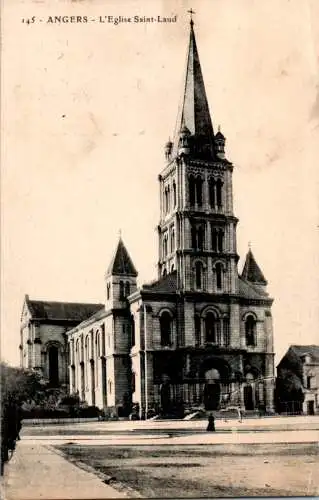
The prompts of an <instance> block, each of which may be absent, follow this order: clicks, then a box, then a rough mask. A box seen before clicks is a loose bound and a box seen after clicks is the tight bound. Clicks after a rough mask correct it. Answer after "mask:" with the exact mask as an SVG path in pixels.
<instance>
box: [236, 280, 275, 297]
mask: <svg viewBox="0 0 319 500" xmlns="http://www.w3.org/2000/svg"><path fill="white" fill-rule="evenodd" d="M238 288H239V290H238V291H239V295H240V297H243V298H245V299H253V300H255V299H265V298H268V293H266V292H264V291H263V290H260V288H257V287H255V286H254V285H253V283H250V282H249V281H247V280H245V279H244V278H243V277H242V276H238Z"/></svg>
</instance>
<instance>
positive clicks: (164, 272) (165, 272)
mask: <svg viewBox="0 0 319 500" xmlns="http://www.w3.org/2000/svg"><path fill="white" fill-rule="evenodd" d="M165 276H167V271H166V267H164V271H163V278H165Z"/></svg>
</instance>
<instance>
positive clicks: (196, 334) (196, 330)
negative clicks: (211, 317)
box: [194, 314, 201, 346]
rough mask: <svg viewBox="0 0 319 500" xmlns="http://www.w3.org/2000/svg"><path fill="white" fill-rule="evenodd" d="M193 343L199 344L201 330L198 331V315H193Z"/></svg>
mask: <svg viewBox="0 0 319 500" xmlns="http://www.w3.org/2000/svg"><path fill="white" fill-rule="evenodd" d="M194 321H195V345H196V346H199V345H200V344H201V331H200V316H199V315H198V314H196V315H195V320H194Z"/></svg>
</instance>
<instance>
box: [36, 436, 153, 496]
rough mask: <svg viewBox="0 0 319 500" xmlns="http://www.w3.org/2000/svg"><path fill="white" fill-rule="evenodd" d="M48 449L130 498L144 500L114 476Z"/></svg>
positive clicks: (48, 446) (58, 451)
mask: <svg viewBox="0 0 319 500" xmlns="http://www.w3.org/2000/svg"><path fill="white" fill-rule="evenodd" d="M65 444H66V445H68V444H74V443H71V442H70V443H65ZM44 446H45V447H46V448H47V449H49V450H50V451H52V452H53V453H56V454H57V455H59V456H61V457H62V458H64V459H65V460H67V461H68V462H70V463H71V464H73V465H75V466H76V467H78V468H79V469H82V470H84V471H85V472H90V473H91V474H94V475H95V476H96V477H98V478H99V479H100V480H101V481H102V482H103V483H105V484H107V485H108V486H110V487H112V488H114V489H115V490H117V491H119V492H121V493H125V494H126V495H127V497H128V498H144V497H143V495H141V494H140V493H139V492H138V491H137V490H134V489H133V488H130V487H129V486H127V485H126V484H125V483H122V482H121V481H118V480H117V479H116V477H114V476H109V475H108V474H105V473H104V472H101V471H99V470H96V469H94V467H92V466H91V465H88V464H86V463H85V462H82V461H81V460H77V459H75V458H72V457H71V456H70V455H68V454H67V453H64V452H63V451H62V450H60V449H58V448H55V447H54V446H52V445H44Z"/></svg>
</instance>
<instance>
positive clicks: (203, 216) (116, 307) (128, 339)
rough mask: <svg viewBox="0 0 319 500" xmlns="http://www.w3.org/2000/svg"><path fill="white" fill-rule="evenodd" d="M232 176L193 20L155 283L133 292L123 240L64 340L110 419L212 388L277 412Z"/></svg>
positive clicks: (72, 376) (266, 302)
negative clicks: (94, 298)
mask: <svg viewBox="0 0 319 500" xmlns="http://www.w3.org/2000/svg"><path fill="white" fill-rule="evenodd" d="M232 174H233V164H232V163H231V162H230V161H229V160H228V159H227V158H226V154H225V137H224V135H223V134H222V132H221V131H220V130H218V131H217V133H216V134H215V132H214V128H213V123H212V119H211V114H210V110H209V106H208V102H207V97H206V92H205V86H204V80H203V75H202V71H201V65H200V60H199V55H198V50H197V46H196V40H195V34H194V26H193V21H191V24H190V34H189V46H188V57H187V65H186V73H185V80H184V92H183V95H182V101H181V106H180V108H179V113H178V118H177V126H176V130H175V134H174V137H173V139H172V141H168V142H167V144H166V146H165V163H164V166H163V168H162V170H161V172H160V174H159V177H158V181H159V191H160V207H159V213H160V218H159V224H158V228H157V230H158V278H157V279H156V280H155V281H153V282H152V283H149V284H144V285H143V286H142V287H138V286H137V270H136V268H135V266H134V264H133V262H132V259H131V257H130V255H129V252H128V250H127V248H126V247H125V245H124V243H123V241H122V239H121V238H120V240H119V242H118V246H117V248H116V251H115V254H114V257H113V259H112V262H111V263H110V266H109V268H108V270H107V272H106V274H105V300H104V304H103V306H102V305H93V306H92V305H91V306H90V307H93V309H94V310H92V314H87V315H86V316H85V317H83V318H82V319H83V320H82V321H78V322H77V324H73V325H71V324H70V325H69V328H68V329H67V331H66V330H64V331H63V332H62V333H61V335H65V337H66V338H67V345H68V349H67V351H68V380H69V388H70V392H71V393H74V392H78V393H79V394H80V397H81V398H82V399H83V400H86V401H87V402H88V403H89V404H94V405H97V406H99V407H101V408H109V409H110V410H112V411H115V412H117V413H118V414H124V415H125V414H128V413H129V412H130V411H131V409H132V404H135V405H136V407H138V409H139V412H140V415H146V414H149V412H150V410H154V411H155V412H157V411H162V412H164V413H171V412H173V411H178V409H180V408H181V407H183V408H185V407H189V408H195V407H198V406H199V405H201V404H203V394H204V389H205V387H207V386H208V385H209V386H210V387H211V386H213V385H214V386H215V387H218V388H219V390H218V391H217V392H216V394H218V396H216V398H218V401H217V406H218V405H219V404H225V405H226V404H227V405H231V404H236V405H240V406H241V407H242V408H243V409H246V411H254V410H255V409H264V410H266V411H268V412H273V411H274V347H273V326H272V314H271V306H272V303H273V299H272V298H270V297H269V295H268V292H267V281H266V279H265V277H264V275H263V273H262V271H261V269H260V267H259V266H258V265H257V263H256V260H255V258H254V256H253V253H252V251H251V249H249V251H248V253H247V256H246V260H245V265H244V268H243V271H242V273H241V274H239V273H238V267H237V264H238V260H239V256H238V253H237V245H236V228H237V223H238V219H237V218H236V216H235V214H234V210H233V185H232ZM88 307H89V306H88ZM87 311H88V310H87ZM35 338H36V337H34V339H35ZM31 342H34V340H33V339H31ZM22 345H24V344H23V343H22ZM59 360H60V358H59ZM43 362H44V361H43ZM59 362H60V361H59ZM61 362H64V361H62V358H61ZM45 366H46V365H45ZM47 370H48V368H47ZM49 370H50V364H49ZM46 373H47V372H46Z"/></svg>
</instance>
